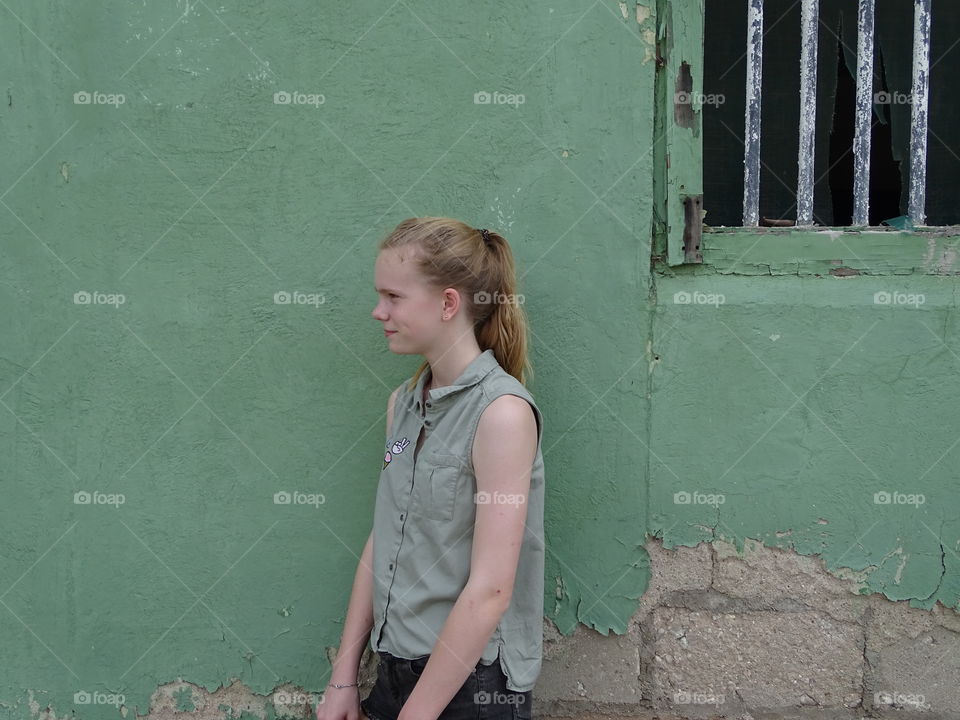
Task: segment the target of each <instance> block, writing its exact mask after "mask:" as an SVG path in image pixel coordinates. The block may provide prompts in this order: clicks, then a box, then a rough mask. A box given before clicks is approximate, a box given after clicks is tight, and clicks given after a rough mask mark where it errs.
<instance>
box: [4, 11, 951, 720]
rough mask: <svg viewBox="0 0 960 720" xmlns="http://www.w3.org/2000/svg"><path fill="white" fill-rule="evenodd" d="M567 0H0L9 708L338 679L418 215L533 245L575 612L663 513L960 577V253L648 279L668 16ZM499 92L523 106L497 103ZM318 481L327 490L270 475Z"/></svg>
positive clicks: (600, 592) (931, 576)
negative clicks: (913, 266)
mask: <svg viewBox="0 0 960 720" xmlns="http://www.w3.org/2000/svg"><path fill="white" fill-rule="evenodd" d="M552 5H553V6H552V7H550V6H518V5H515V4H507V3H492V4H490V3H488V4H486V5H467V4H451V3H436V2H430V3H428V2H412V1H411V2H397V3H395V4H393V5H386V4H383V3H379V4H375V3H370V2H366V3H360V4H355V5H352V6H351V7H350V10H349V12H345V11H344V10H343V9H342V8H334V7H324V6H318V5H316V4H315V3H308V2H305V1H299V2H293V3H284V4H283V5H282V6H275V5H270V6H264V5H263V4H261V3H254V2H239V3H236V4H226V5H223V4H212V3H209V4H208V3H203V2H187V1H186V0H179V2H175V3H169V4H146V3H119V2H114V3H107V4H106V5H104V4H97V5H94V4H91V3H80V4H73V5H68V6H63V5H57V4H53V3H49V2H41V3H35V4H30V3H26V2H15V3H10V4H9V6H8V7H4V8H3V9H2V10H0V12H2V13H4V14H5V21H4V22H3V23H2V24H0V48H3V50H2V52H3V57H4V60H5V66H6V67H7V68H8V73H7V74H6V76H5V82H6V86H5V94H4V96H3V97H2V98H0V99H2V102H0V122H2V125H3V128H4V132H5V135H6V139H7V141H8V142H7V148H8V152H7V157H6V158H5V162H4V164H3V171H2V184H0V200H2V203H3V206H4V207H2V208H0V236H2V237H3V243H4V244H3V253H2V254H0V305H2V309H3V312H2V313H0V322H2V326H0V332H2V337H3V338H4V339H5V342H4V344H3V349H2V352H0V402H2V405H3V407H0V457H2V463H0V483H2V484H0V492H2V495H3V502H2V504H0V581H2V582H0V647H3V648H4V658H3V665H2V666H3V672H2V673H0V708H2V709H3V711H4V712H5V713H6V714H7V715H9V716H10V717H12V718H21V717H36V716H37V715H38V713H40V712H42V711H43V709H44V708H47V707H50V708H51V709H52V711H53V712H54V713H55V714H56V716H57V717H63V716H64V715H66V714H68V713H70V712H77V713H78V715H79V716H81V717H82V716H85V713H88V710H89V709H88V708H82V707H80V706H79V705H78V702H82V698H81V701H78V700H76V699H75V693H78V692H80V693H87V694H88V695H92V694H93V693H100V694H101V695H98V696H95V697H96V698H98V699H100V700H103V699H105V698H106V699H109V697H110V694H122V695H123V696H124V701H125V707H126V708H127V709H128V710H129V711H136V712H139V713H144V712H146V709H147V708H148V706H149V705H150V702H151V697H154V699H155V702H160V704H161V705H162V704H163V703H167V705H169V708H168V709H169V710H170V712H172V711H173V709H174V708H175V707H178V708H180V709H183V710H186V709H189V705H190V704H191V703H193V702H194V701H193V700H191V699H190V698H191V697H193V696H192V695H191V693H190V692H186V691H183V688H184V687H185V686H182V685H181V684H179V683H181V682H188V683H192V684H193V685H195V686H197V687H200V688H204V689H205V690H207V691H210V692H214V691H216V690H217V689H218V688H220V687H221V685H223V686H230V684H231V679H232V678H237V679H239V681H240V683H241V684H242V686H238V687H242V689H241V690H238V691H237V697H238V698H241V700H237V702H238V703H240V704H243V703H244V702H248V701H249V702H259V701H256V699H255V698H253V699H251V697H252V696H249V695H248V693H249V692H250V691H252V692H253V693H256V694H258V695H264V694H266V693H269V692H270V691H272V690H274V689H275V688H278V687H283V688H290V692H294V691H295V690H296V688H306V689H307V690H308V691H311V692H312V691H315V690H317V689H319V688H320V687H321V686H322V685H323V683H324V681H325V679H326V676H327V672H328V662H327V654H326V649H327V648H329V647H330V646H334V645H336V643H337V641H338V638H339V633H340V630H341V628H342V619H343V615H344V612H345V609H346V603H347V600H348V596H349V590H350V584H351V580H352V575H353V572H354V569H355V567H356V559H357V554H358V553H359V551H360V549H361V548H362V545H363V542H364V539H365V538H366V536H367V533H368V532H369V529H370V522H371V516H372V504H373V498H374V491H375V482H376V478H377V477H378V469H377V468H378V464H379V462H380V450H381V448H382V445H381V443H382V437H383V436H382V433H383V427H384V410H385V403H386V398H387V396H388V394H389V392H390V391H391V390H392V389H393V388H394V387H396V385H397V384H399V382H400V381H401V380H402V379H404V378H405V377H408V376H409V375H410V374H411V373H412V371H413V370H414V369H415V368H416V359H415V358H399V357H397V356H393V355H391V354H390V353H389V352H388V351H387V350H386V349H385V346H384V344H383V341H382V335H381V333H380V328H379V325H378V324H377V323H376V322H375V321H373V320H372V319H371V318H370V316H369V313H370V310H371V308H372V305H373V302H374V293H373V289H372V284H373V280H372V267H373V262H374V247H375V244H376V242H377V240H378V239H379V238H380V237H381V236H382V235H383V234H384V233H385V232H387V231H388V230H389V229H390V228H391V227H392V226H393V225H394V224H395V223H396V222H398V221H399V220H401V219H403V218H405V217H408V216H410V215H425V214H434V215H453V216H457V217H461V218H463V219H465V220H467V221H468V222H473V223H475V224H477V225H481V224H482V225H486V226H489V227H495V228H497V229H499V230H501V231H502V232H504V234H505V235H506V237H507V238H508V239H509V240H510V241H511V243H512V245H513V247H514V249H515V252H516V255H517V259H518V264H519V267H520V271H521V273H522V275H523V279H522V287H521V292H523V293H524V294H525V298H526V309H527V311H528V313H529V315H530V318H531V321H532V324H533V325H532V330H533V335H532V340H533V347H532V350H533V360H534V364H535V368H536V372H537V374H536V378H535V380H534V382H533V384H532V385H531V390H532V391H533V392H534V394H535V395H536V396H537V398H538V402H539V404H540V405H541V407H543V409H544V413H545V417H546V418H547V427H546V429H545V435H544V458H545V463H546V467H547V473H548V486H549V488H550V492H549V493H548V498H547V534H548V536H547V543H548V547H547V563H548V565H547V578H546V600H547V603H546V610H547V614H548V617H549V618H550V619H551V620H552V621H553V622H554V623H555V624H556V627H557V628H558V629H559V631H560V632H561V633H564V634H569V633H572V632H573V631H574V630H575V629H576V628H577V626H578V624H583V625H586V626H588V627H590V628H593V629H595V630H597V631H599V632H600V633H603V634H607V633H609V632H610V631H611V630H613V631H614V632H616V633H626V632H627V631H628V629H629V627H630V622H631V618H632V617H633V616H634V615H635V613H636V611H637V607H638V603H639V602H640V600H639V599H640V596H641V595H642V594H643V593H644V591H645V590H646V589H647V585H648V580H649V577H650V567H649V557H648V555H647V551H646V550H645V547H644V546H645V543H646V540H647V536H648V535H657V536H659V537H662V538H663V545H664V547H666V548H672V547H676V546H685V545H689V546H696V545H697V544H698V543H699V542H700V541H702V540H710V539H715V538H721V537H722V538H724V539H726V540H729V541H731V542H733V543H735V544H736V545H737V546H740V547H742V545H743V543H744V542H745V539H746V538H753V539H754V540H760V541H762V542H763V543H765V544H767V545H772V546H777V547H781V548H792V549H794V550H796V551H797V552H799V553H801V554H808V555H814V554H819V555H821V556H822V557H823V559H824V561H825V563H826V564H827V566H828V567H829V568H831V569H832V570H834V571H835V572H836V573H837V574H838V575H841V576H844V577H852V578H853V579H854V580H855V581H856V582H857V583H858V584H859V586H860V587H861V588H862V591H863V592H871V591H873V592H880V593H883V594H884V595H886V596H887V597H888V598H890V599H895V600H896V599H909V600H910V601H911V603H912V604H914V605H915V606H916V607H919V608H929V607H931V606H932V605H933V603H934V602H935V601H937V600H939V601H940V602H942V603H943V604H944V605H946V606H947V607H956V604H957V597H958V594H960V573H958V571H957V570H958V568H957V565H958V556H957V551H958V549H960V548H958V544H957V543H958V537H960V527H958V524H957V523H958V521H957V513H956V508H957V506H958V504H957V496H956V490H955V487H954V486H955V468H956V466H957V465H956V462H955V461H954V460H952V458H954V457H955V453H956V452H960V451H958V450H957V449H956V433H955V429H954V425H955V423H954V422H953V418H954V417H955V412H954V411H953V410H952V408H955V407H956V404H957V400H958V398H957V393H958V390H957V384H956V383H955V382H954V378H955V375H956V370H957V363H958V362H960V359H958V348H957V347H956V343H955V342H954V341H953V340H952V338H953V337H955V336H956V333H957V327H956V324H957V313H956V289H955V281H956V278H955V277H951V276H949V275H947V276H944V275H940V276H930V275H925V274H923V273H922V272H917V273H914V274H912V275H909V276H907V275H902V274H901V272H900V269H901V268H902V267H903V263H899V264H898V263H891V264H889V265H887V264H885V265H883V266H882V267H881V266H876V267H875V269H876V272H874V273H869V274H872V275H877V277H862V276H857V277H844V278H837V277H833V276H829V275H827V276H826V277H816V276H815V275H813V274H809V273H808V274H804V273H802V272H800V271H799V270H796V271H795V272H792V275H791V273H790V272H787V273H785V274H779V275H777V276H775V274H774V273H773V271H772V270H770V268H772V267H773V265H772V264H768V266H767V268H768V273H771V274H768V275H757V273H756V268H757V267H760V266H761V265H762V263H760V264H754V265H751V266H749V267H745V266H738V265H737V263H736V262H726V263H725V264H724V263H719V264H722V265H723V268H722V272H721V271H718V270H717V267H718V265H712V266H708V267H705V268H693V269H674V270H672V271H668V272H664V274H663V275H662V276H653V277H651V273H650V269H649V265H650V255H651V249H650V242H651V223H652V218H651V202H652V200H651V198H652V196H653V185H654V175H655V173H654V168H653V159H652V150H651V146H652V141H653V139H654V138H653V135H654V131H653V128H654V121H653V115H654V114H653V97H654V92H653V90H654V64H655V63H654V55H653V53H652V45H651V43H652V42H653V37H654V36H653V33H652V32H651V31H652V29H653V27H654V22H655V17H654V15H653V14H652V13H649V12H647V10H645V9H641V10H638V9H637V8H636V7H635V6H627V5H626V4H623V5H621V4H620V3H613V2H606V0H604V1H603V2H601V3H598V4H595V5H587V6H585V5H582V4H579V3H573V2H562V3H552ZM638 20H639V22H638ZM694 72H696V68H694ZM494 91H496V92H500V93H505V94H508V95H509V94H512V95H513V96H514V97H513V98H505V97H503V96H498V98H497V99H500V100H503V99H507V100H512V101H513V102H501V103H497V102H491V103H479V104H478V103H476V102H475V93H478V92H491V93H492V92H494ZM78 92H81V93H82V92H86V93H94V92H96V93H101V95H95V96H91V99H92V100H93V102H90V103H83V102H79V103H78V102H75V97H74V95H75V93H78ZM282 92H286V93H291V97H292V98H294V99H295V102H291V103H289V104H283V103H279V104H278V103H277V102H275V97H274V95H275V93H282ZM293 93H300V95H293ZM119 95H122V96H123V100H124V102H123V103H122V104H107V103H109V102H110V101H111V100H113V101H114V102H116V103H119V97H116V96H119ZM320 95H322V96H323V97H322V100H323V102H322V103H321V102H320V97H319V96H320ZM111 96H115V97H112V98H111ZM311 96H316V97H311ZM516 96H522V99H523V102H522V103H520V102H519V97H516ZM283 97H284V96H281V99H282V98H283ZM78 99H79V100H81V101H82V100H84V99H86V96H80V97H79V98H78ZM100 101H105V102H104V103H101V102H100ZM300 101H303V102H300ZM311 102H315V104H310V103H311ZM728 240H729V242H731V243H733V242H735V239H728ZM951 247H952V246H951ZM846 255H847V254H846V253H843V252H841V251H838V256H846ZM921 255H922V253H917V258H918V259H917V267H920V266H921V265H922V260H921V259H920V256H921ZM737 256H739V251H732V252H731V254H730V257H733V258H734V260H736V259H737ZM784 257H786V258H787V259H786V260H784ZM707 259H708V260H709V261H716V260H717V259H718V258H717V254H716V253H714V254H713V255H711V254H710V253H707ZM779 259H780V261H781V265H780V266H778V267H779V269H778V273H779V272H780V270H782V267H783V264H784V263H785V264H786V265H788V266H789V265H791V263H792V259H791V258H790V253H789V251H787V252H786V254H785V255H784V254H783V253H781V255H780V256H779ZM727 260H729V257H728V258H727ZM846 260H847V264H852V263H854V259H852V258H850V257H849V256H847V257H846ZM758 263H759V261H758ZM793 264H796V265H797V267H798V268H799V267H800V266H801V265H802V264H803V263H802V262H799V261H798V262H796V263H793ZM907 264H908V265H909V262H908V263H907ZM938 267H940V269H941V270H942V271H943V272H951V271H952V260H951V261H950V262H945V264H941V265H938ZM891 268H892V269H891ZM293 291H298V292H299V293H302V295H298V296H297V298H298V300H300V301H303V302H297V303H292V304H278V303H277V302H275V294H276V293H278V292H281V293H282V292H293ZM878 291H884V292H895V291H899V292H905V293H923V294H924V296H925V303H924V305H923V306H922V307H910V306H905V307H900V306H897V307H883V306H877V305H876V304H875V303H874V302H873V296H874V293H875V292H878ZM678 292H681V293H691V294H692V293H694V292H701V293H713V294H715V295H722V296H723V302H722V303H718V304H717V305H716V306H714V305H710V304H709V303H700V302H699V301H697V302H693V303H684V302H682V301H680V302H675V301H674V300H673V298H674V295H675V293H678ZM76 293H101V294H99V295H92V296H91V298H92V302H89V303H83V302H82V300H84V299H86V297H87V296H84V295H81V296H80V302H78V301H77V300H75V295H76ZM114 296H117V297H114ZM119 296H122V300H123V302H122V303H120V297H119ZM691 296H692V295H691ZM697 297H699V296H697ZM111 301H114V303H115V304H110V302H111ZM311 303H312V304H311ZM798 396H799V397H800V398H801V402H797V397H798ZM294 491H296V492H300V493H304V494H305V495H304V496H298V497H300V498H301V499H305V498H306V497H307V495H306V494H322V495H323V503H322V504H321V503H319V497H318V498H317V500H318V502H317V504H316V505H315V506H312V505H310V504H303V503H300V504H290V505H284V504H276V503H275V502H274V495H275V493H278V492H294ZM78 492H79V493H84V492H85V493H94V492H96V493H102V494H101V495H95V496H93V499H94V501H95V502H92V503H89V504H84V503H82V502H80V503H78V502H75V494H76V493H78ZM684 492H686V493H690V494H691V495H690V498H691V500H692V502H689V503H684V502H682V501H678V500H677V498H678V497H679V498H681V499H682V498H683V497H684V496H677V495H676V494H677V493H684ZM694 492H698V493H703V494H704V495H706V494H714V495H722V496H723V502H722V503H719V504H717V505H709V504H704V503H701V502H699V500H700V499H702V498H701V497H700V496H694V495H693V493H694ZM876 492H899V493H903V494H917V493H922V494H923V495H924V497H925V503H924V504H922V505H918V506H913V505H894V504H890V505H878V504H876V503H874V500H873V496H874V493H876ZM120 495H122V497H123V501H124V502H123V504H122V505H110V504H106V503H104V502H100V501H110V500H118V499H119V497H118V496H120ZM85 498H86V496H83V495H81V496H79V498H78V499H80V500H83V499H85ZM631 652H632V651H631ZM160 686H165V687H166V688H167V689H170V688H173V689H174V690H176V691H177V693H179V694H178V695H176V697H175V699H171V698H173V697H174V696H173V695H169V696H168V695H167V694H164V696H163V698H164V699H162V701H157V700H156V697H155V693H156V692H157V688H158V687H160ZM181 691H183V692H181ZM171 692H173V691H172V690H171ZM226 695H228V696H230V697H233V695H231V694H230V693H229V692H228V693H226ZM216 697H219V696H216ZM243 698H246V699H243ZM204 702H206V700H204ZM211 702H212V701H211ZM225 702H227V701H226V700H225ZM167 705H164V707H167ZM208 710H209V711H210V712H213V707H212V706H211V707H209V708H208ZM250 712H253V713H254V714H256V715H258V716H263V715H266V716H270V715H271V713H273V710H272V706H267V707H266V708H259V707H258V708H255V709H253V710H251V711H250ZM237 713H238V714H239V710H238V711H237ZM90 716H92V715H90Z"/></svg>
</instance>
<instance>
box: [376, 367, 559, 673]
mask: <svg viewBox="0 0 960 720" xmlns="http://www.w3.org/2000/svg"><path fill="white" fill-rule="evenodd" d="M430 377H431V370H430V368H429V367H427V368H426V369H425V370H424V371H423V373H421V375H420V378H419V379H418V381H417V385H416V387H415V388H414V389H412V390H411V389H410V380H409V379H408V380H407V381H406V382H404V384H403V385H402V386H401V387H400V388H399V391H398V392H397V397H396V399H395V401H394V412H393V420H392V424H391V431H390V437H389V438H387V448H386V453H385V455H384V461H383V468H382V470H381V473H380V483H379V485H378V488H377V500H376V508H375V510H374V520H373V578H374V583H373V615H374V626H373V631H372V632H371V634H370V647H371V649H372V650H373V651H375V652H379V651H381V650H382V651H386V652H389V653H390V654H392V655H394V656H396V657H402V658H409V659H412V658H416V657H421V656H423V655H428V654H431V653H432V652H433V650H434V645H435V644H436V642H437V638H438V637H439V636H440V631H441V629H442V628H443V625H444V623H445V621H446V619H447V616H448V615H449V614H450V611H451V610H452V609H453V605H454V603H456V601H457V598H458V597H459V595H460V592H461V591H462V590H463V588H464V586H465V585H466V583H467V579H468V577H469V575H470V557H471V549H472V546H473V527H474V522H475V519H476V504H475V498H474V495H475V494H476V493H477V479H476V475H475V474H474V471H473V457H472V451H473V438H474V436H475V434H476V431H477V424H478V422H479V420H480V414H481V413H482V412H483V410H484V409H485V408H486V407H487V406H488V405H489V404H490V403H491V402H493V400H495V399H496V398H498V397H500V396H501V395H517V396H519V397H522V398H523V399H524V400H526V401H527V402H529V403H530V405H531V406H532V407H533V410H534V415H535V416H536V420H537V454H536V458H535V460H534V463H533V466H532V471H531V477H530V491H529V493H528V496H527V499H526V502H527V508H526V528H525V529H524V534H523V543H522V545H521V549H520V560H519V565H518V567H517V574H516V580H515V582H514V587H513V592H512V594H511V598H510V606H509V607H508V609H507V610H506V612H505V613H504V614H503V616H502V617H501V619H500V622H499V623H498V624H497V627H496V629H495V630H494V632H493V634H492V635H491V637H490V639H489V641H488V642H487V645H486V647H485V648H484V650H483V654H482V655H481V658H480V660H481V662H483V663H484V664H490V663H492V662H494V661H495V660H496V659H497V656H498V654H499V657H500V666H501V667H502V668H503V671H504V674H505V675H506V676H507V687H508V688H510V689H511V690H515V691H517V692H524V691H527V690H530V689H532V688H533V686H534V683H535V682H536V679H537V676H538V675H539V673H540V665H541V660H542V654H543V573H544V564H543V561H544V543H543V494H544V487H543V458H542V456H541V453H540V442H541V439H542V436H543V419H542V416H541V414H540V410H539V408H537V406H536V403H534V401H533V397H532V396H531V395H530V393H529V392H527V390H526V388H525V387H524V386H523V384H522V383H520V381H519V380H517V379H516V378H515V377H513V376H512V375H510V374H509V373H507V372H506V371H505V370H504V369H503V368H502V367H501V366H500V364H499V363H498V362H497V359H496V357H495V356H494V354H493V350H485V351H484V352H482V353H481V354H480V355H478V356H477V357H476V358H475V359H474V360H473V362H471V363H470V364H469V365H468V366H467V368H466V369H465V370H464V371H463V373H462V374H461V375H460V377H458V378H457V379H456V381H454V383H453V384H452V385H448V386H445V387H440V388H436V389H434V390H431V391H430V393H429V398H428V400H427V402H426V404H425V405H424V403H423V389H424V388H425V387H426V385H427V383H428V382H429V381H430ZM421 428H423V429H424V432H425V437H424V441H423V447H422V448H421V449H420V453H419V455H418V456H417V458H416V462H414V451H415V449H416V446H417V439H418V437H419V436H420V430H421ZM485 499H486V500H491V501H493V502H509V501H510V499H509V496H505V495H504V494H503V493H499V494H495V495H494V496H489V495H488V496H487V497H482V496H481V497H477V498H476V501H477V502H480V501H482V500H485Z"/></svg>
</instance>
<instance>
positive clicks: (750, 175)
mask: <svg viewBox="0 0 960 720" xmlns="http://www.w3.org/2000/svg"><path fill="white" fill-rule="evenodd" d="M749 2H750V6H749V10H748V11H747V112H746V113H745V120H744V131H743V224H744V225H745V226H752V227H757V226H758V225H759V224H760V99H761V92H760V91H761V89H762V88H761V84H762V82H761V81H762V78H763V0H749Z"/></svg>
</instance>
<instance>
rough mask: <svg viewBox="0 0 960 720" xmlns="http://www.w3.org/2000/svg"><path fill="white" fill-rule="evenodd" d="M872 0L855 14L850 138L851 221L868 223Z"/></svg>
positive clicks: (871, 120)
mask: <svg viewBox="0 0 960 720" xmlns="http://www.w3.org/2000/svg"><path fill="white" fill-rule="evenodd" d="M873 18H874V0H860V9H859V11H858V13H857V108H856V114H857V115H856V127H857V130H856V133H855V135H854V138H853V167H854V171H853V224H854V225H869V224H870V220H869V218H870V133H871V131H872V129H873V24H874V23H873Z"/></svg>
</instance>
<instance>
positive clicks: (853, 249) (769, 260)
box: [657, 225, 960, 277]
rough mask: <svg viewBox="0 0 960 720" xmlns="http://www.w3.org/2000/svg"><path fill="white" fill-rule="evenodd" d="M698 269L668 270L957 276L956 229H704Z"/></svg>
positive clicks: (959, 249) (959, 247)
mask: <svg viewBox="0 0 960 720" xmlns="http://www.w3.org/2000/svg"><path fill="white" fill-rule="evenodd" d="M701 244H702V252H703V264H696V265H679V266H673V267H669V268H668V267H667V266H666V265H664V264H662V263H658V267H657V269H658V270H659V271H662V272H667V273H676V272H677V271H678V270H680V269H681V268H683V269H684V272H688V273H689V272H692V273H694V274H699V273H710V274H717V273H719V274H726V275H817V276H834V277H849V276H855V275H911V274H923V275H960V226H957V225H951V226H945V227H921V228H918V229H916V230H912V231H904V230H899V229H897V228H890V227H883V226H880V227H837V228H834V227H815V228H797V227H758V228H743V227H707V226H704V228H703V235H702V243H701Z"/></svg>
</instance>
